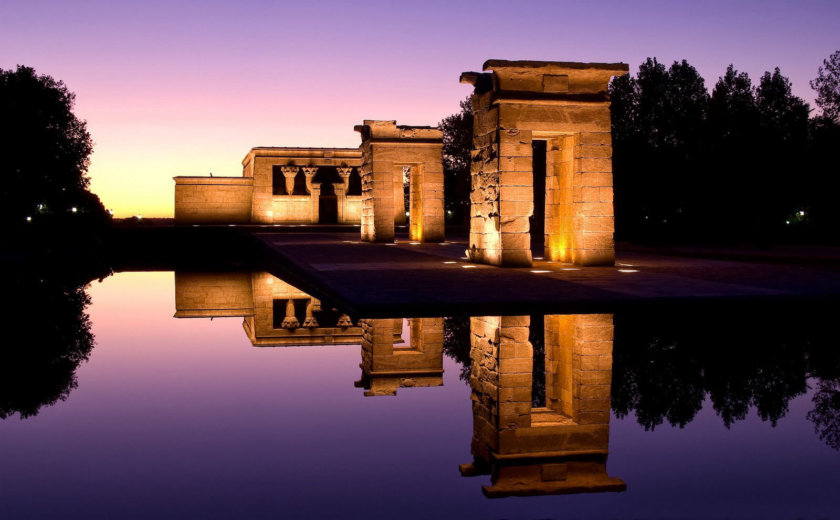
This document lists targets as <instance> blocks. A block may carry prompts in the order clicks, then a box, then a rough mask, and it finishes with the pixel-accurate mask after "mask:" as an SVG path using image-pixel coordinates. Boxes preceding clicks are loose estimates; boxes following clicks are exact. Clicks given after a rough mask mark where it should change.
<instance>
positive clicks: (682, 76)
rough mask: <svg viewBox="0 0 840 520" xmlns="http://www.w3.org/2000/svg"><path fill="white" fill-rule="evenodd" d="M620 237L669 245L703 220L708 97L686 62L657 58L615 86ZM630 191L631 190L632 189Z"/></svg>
mask: <svg viewBox="0 0 840 520" xmlns="http://www.w3.org/2000/svg"><path fill="white" fill-rule="evenodd" d="M610 96H611V99H612V107H611V110H612V120H613V144H614V148H615V150H614V159H615V163H614V165H613V172H614V176H615V186H616V190H615V205H616V224H617V226H618V228H617V230H616V231H617V236H618V238H619V239H626V238H641V237H645V238H648V239H652V240H668V239H670V238H671V237H673V236H675V235H679V234H684V233H685V228H686V226H687V225H689V224H690V223H691V222H693V221H692V218H693V219H695V220H696V215H695V214H696V213H697V211H698V209H697V208H696V206H698V204H699V203H698V201H697V200H696V198H697V197H696V195H697V193H698V189H699V188H702V185H703V183H705V182H708V181H707V179H706V178H705V176H703V175H702V174H703V173H704V172H703V168H702V167H701V160H700V159H701V158H702V156H703V153H702V151H703V136H704V130H705V126H706V113H707V110H708V98H709V95H708V92H707V91H706V88H705V86H704V83H703V78H702V77H701V76H700V75H699V74H698V73H697V70H696V69H695V68H694V67H692V66H691V65H690V64H688V62H686V61H685V60H683V61H681V62H674V63H673V64H672V65H671V67H670V68H668V69H666V68H665V65H663V64H662V63H659V61H657V60H656V58H648V59H647V60H646V61H645V62H644V63H642V64H641V65H640V66H639V72H638V73H637V75H636V77H635V78H632V77H626V76H625V77H621V78H617V79H616V80H614V81H613V82H612V83H611V85H610ZM625 190H626V191H625Z"/></svg>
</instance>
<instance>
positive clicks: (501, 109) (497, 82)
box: [175, 60, 629, 267]
mask: <svg viewBox="0 0 840 520" xmlns="http://www.w3.org/2000/svg"><path fill="white" fill-rule="evenodd" d="M628 70H629V68H628V66H627V65H626V64H624V63H578V62H557V61H505V60H489V61H487V62H485V63H484V66H483V71H482V72H464V73H462V74H461V82H462V83H467V84H470V85H472V86H473V87H474V91H473V94H472V98H471V99H472V107H473V113H474V120H473V148H472V152H471V169H470V171H471V174H470V175H471V183H472V184H471V186H472V187H471V195H470V206H471V213H470V241H469V248H468V250H467V256H468V258H469V259H470V260H471V261H473V262H478V263H486V264H491V265H497V266H511V267H526V266H530V265H531V264H532V261H533V259H534V255H535V253H536V254H537V255H536V256H537V258H545V259H547V260H551V261H557V262H565V263H572V264H575V265H613V264H614V263H615V246H614V242H613V233H614V230H615V215H614V211H613V181H612V139H611V124H610V110H609V96H608V95H607V86H608V84H609V81H610V79H611V78H612V77H614V76H620V75H623V74H626V73H627V72H628ZM354 129H355V131H357V132H359V134H360V136H361V141H362V142H361V145H360V146H359V148H358V149H357V148H286V147H257V148H252V149H251V150H250V151H249V152H248V154H247V155H246V156H245V158H244V159H243V160H242V177H212V176H211V177H175V223H176V224H259V225H282V224H346V225H358V226H359V227H360V228H361V238H362V240H365V241H368V242H393V241H394V229H395V226H396V225H405V224H408V229H409V236H410V238H411V240H415V241H419V242H440V241H442V240H443V239H444V213H445V211H444V200H443V176H444V174H443V161H442V145H443V133H442V132H441V131H440V130H439V129H437V128H433V127H429V126H403V125H397V123H396V121H375V120H365V121H364V122H363V123H362V124H361V125H357V126H356V127H355V128H354ZM405 186H407V187H408V197H406V196H404V187H405ZM406 198H407V199H408V200H407V201H406Z"/></svg>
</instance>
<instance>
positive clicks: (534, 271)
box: [531, 269, 551, 273]
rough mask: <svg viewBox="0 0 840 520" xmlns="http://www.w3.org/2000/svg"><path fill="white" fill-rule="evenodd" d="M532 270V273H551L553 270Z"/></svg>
mask: <svg viewBox="0 0 840 520" xmlns="http://www.w3.org/2000/svg"><path fill="white" fill-rule="evenodd" d="M531 272H532V273H550V272H551V271H548V270H546V269H531Z"/></svg>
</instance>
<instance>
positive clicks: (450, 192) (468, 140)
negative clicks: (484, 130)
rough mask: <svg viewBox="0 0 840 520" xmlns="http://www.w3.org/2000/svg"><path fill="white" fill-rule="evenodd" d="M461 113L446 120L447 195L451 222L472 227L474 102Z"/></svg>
mask: <svg viewBox="0 0 840 520" xmlns="http://www.w3.org/2000/svg"><path fill="white" fill-rule="evenodd" d="M460 106H461V111H460V112H458V113H456V114H452V115H451V116H447V117H445V118H443V120H442V121H441V122H440V123H438V128H440V129H441V130H442V131H443V191H444V200H445V203H446V211H447V212H450V211H451V212H452V213H451V215H450V220H451V221H452V222H458V223H464V224H468V223H469V216H470V189H471V183H472V181H471V179H470V150H472V144H473V143H472V138H473V111H472V104H471V102H470V98H467V99H466V100H464V101H461V103H460Z"/></svg>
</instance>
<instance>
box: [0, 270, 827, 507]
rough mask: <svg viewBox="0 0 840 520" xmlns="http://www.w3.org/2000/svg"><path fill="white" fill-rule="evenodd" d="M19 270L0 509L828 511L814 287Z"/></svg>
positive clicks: (823, 356) (3, 413)
mask: <svg viewBox="0 0 840 520" xmlns="http://www.w3.org/2000/svg"><path fill="white" fill-rule="evenodd" d="M97 276H100V274H94V275H91V276H88V277H87V278H85V277H84V276H82V277H79V276H75V277H74V276H66V275H65V276H59V275H47V274H44V273H36V274H31V275H30V274H24V275H21V276H19V277H18V278H17V279H16V281H15V282H12V284H11V285H12V289H11V290H10V291H9V292H8V293H7V294H8V295H9V298H8V299H7V302H8V301H11V302H13V308H12V310H10V311H8V312H7V313H6V314H5V315H4V317H3V321H4V324H5V326H6V330H7V331H9V335H8V340H7V342H5V344H4V346H3V361H2V362H1V363H0V417H2V419H0V461H2V463H0V490H1V491H0V511H2V513H0V517H3V518H424V519H425V518H529V519H530V518H675V517H678V518H833V517H837V516H840V494H838V493H837V489H838V487H840V471H838V470H840V451H838V450H840V348H838V347H840V345H838V340H837V335H836V332H835V331H836V325H835V323H834V318H833V316H832V313H831V309H821V308H819V307H816V306H809V305H807V304H805V303H802V302H800V303H797V304H796V305H793V304H791V305H788V306H785V307H784V308H780V307H766V308H760V309H759V308H752V307H747V306H743V305H742V306H740V307H739V306H727V307H716V306H696V307H692V308H684V307H673V306H671V307H669V308H659V307H646V308H640V309H620V310H617V311H615V312H612V313H607V312H604V313H598V314H547V315H545V314H531V315H522V314H517V312H516V309H515V308H514V309H510V310H509V312H505V313H504V314H505V315H503V316H475V315H471V313H470V312H468V309H467V310H465V312H464V313H463V315H460V316H451V317H440V316H431V315H424V316H420V317H415V316H403V315H401V314H400V312H399V309H394V313H393V315H392V316H385V317H383V316H377V317H366V316H356V315H354V313H353V312H348V311H347V310H346V309H339V308H335V307H334V306H332V305H331V304H329V303H328V302H326V301H322V300H319V299H318V298H316V297H314V296H312V295H310V294H307V293H306V292H304V291H303V290H301V289H299V288H297V287H295V286H294V285H293V284H291V283H289V282H287V281H284V280H283V279H281V278H278V277H277V276H275V275H273V274H269V273H266V272H260V271H257V272H250V271H239V272H195V271H190V272H188V271H177V272H171V271H170V272H124V273H118V274H114V275H110V276H105V277H104V278H103V279H102V280H97V279H94V280H93V281H92V282H91V283H90V284H89V285H88V286H87V288H86V287H85V283H86V282H88V281H89V280H90V279H91V278H96V277H97Z"/></svg>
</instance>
